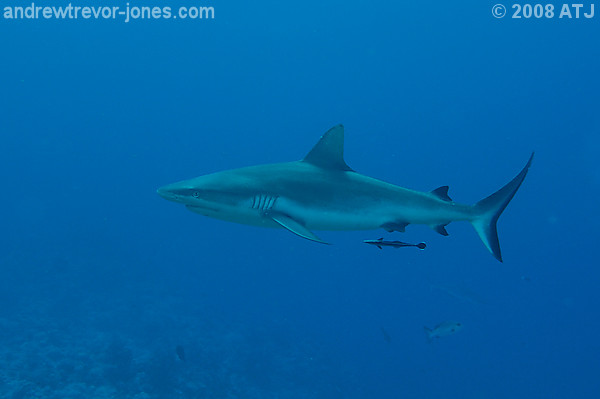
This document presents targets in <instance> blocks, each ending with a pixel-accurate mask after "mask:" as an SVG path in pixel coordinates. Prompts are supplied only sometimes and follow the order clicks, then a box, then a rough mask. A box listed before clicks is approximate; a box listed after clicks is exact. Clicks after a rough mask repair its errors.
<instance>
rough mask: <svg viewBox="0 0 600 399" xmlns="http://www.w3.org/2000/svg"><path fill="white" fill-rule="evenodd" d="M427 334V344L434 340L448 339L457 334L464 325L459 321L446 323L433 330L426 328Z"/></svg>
mask: <svg viewBox="0 0 600 399" xmlns="http://www.w3.org/2000/svg"><path fill="white" fill-rule="evenodd" d="M424 328H425V333H426V334H427V342H431V341H433V339H434V338H442V337H447V336H449V335H453V334H456V333H457V332H459V331H460V330H461V329H462V324H461V323H459V322H457V321H445V322H443V323H440V324H438V325H437V326H435V327H434V328H433V329H431V328H429V327H424Z"/></svg>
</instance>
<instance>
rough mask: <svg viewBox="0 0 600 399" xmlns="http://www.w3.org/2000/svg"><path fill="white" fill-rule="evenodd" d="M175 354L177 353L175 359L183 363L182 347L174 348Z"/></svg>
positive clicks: (183, 352) (183, 353)
mask: <svg viewBox="0 0 600 399" xmlns="http://www.w3.org/2000/svg"><path fill="white" fill-rule="evenodd" d="M175 353H177V357H178V358H179V360H181V361H182V362H185V350H184V349H183V346H181V345H177V346H176V347H175Z"/></svg>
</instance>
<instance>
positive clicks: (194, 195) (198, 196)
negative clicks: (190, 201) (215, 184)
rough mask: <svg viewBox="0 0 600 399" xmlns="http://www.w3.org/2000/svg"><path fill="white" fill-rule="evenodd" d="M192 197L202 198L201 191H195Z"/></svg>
mask: <svg viewBox="0 0 600 399" xmlns="http://www.w3.org/2000/svg"><path fill="white" fill-rule="evenodd" d="M192 197H194V198H200V193H199V192H198V191H194V192H193V193H192Z"/></svg>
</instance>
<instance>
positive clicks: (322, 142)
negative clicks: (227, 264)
mask: <svg viewBox="0 0 600 399" xmlns="http://www.w3.org/2000/svg"><path fill="white" fill-rule="evenodd" d="M533 155H534V154H533V153H532V154H531V157H530V158H529V160H528V161H527V164H526V165H525V166H524V167H523V169H522V170H521V171H520V172H519V174H517V176H516V177H514V178H513V179H512V180H511V181H510V182H508V183H507V184H506V185H505V186H503V187H502V188H500V189H499V190H498V191H496V192H495V193H493V194H491V195H489V196H488V197H486V198H484V199H482V200H481V201H479V202H477V203H476V204H474V205H467V204H460V203H457V202H454V201H453V200H452V199H451V198H450V196H449V195H448V186H441V187H439V188H436V189H435V190H432V191H429V192H423V191H416V190H412V189H408V188H404V187H400V186H397V185H394V184H390V183H387V182H384V181H381V180H378V179H375V178H372V177H369V176H365V175H362V174H360V173H358V172H356V171H354V170H353V169H352V168H350V167H349V166H348V165H347V164H346V162H345V161H344V127H343V125H337V126H334V127H333V128H331V129H329V130H328V131H327V132H326V133H325V134H324V135H323V136H322V137H321V138H320V139H319V141H318V142H317V144H316V145H315V146H314V147H313V148H312V149H311V150H310V152H309V153H308V154H307V155H306V156H305V157H304V158H303V159H302V160H299V161H293V162H284V163H276V164H266V165H256V166H248V167H243V168H238V169H230V170H225V171H221V172H216V173H212V174H208V175H204V176H200V177H196V178H193V179H189V180H183V181H180V182H177V183H172V184H168V185H165V186H162V187H160V188H159V189H158V190H157V192H158V194H159V195H160V196H161V197H163V198H165V199H167V200H170V201H173V202H176V203H180V204H183V205H185V206H186V207H187V209H189V210H190V211H192V212H195V213H198V214H201V215H204V216H207V217H211V218H216V219H220V220H224V221H229V222H235V223H241V224H246V225H252V226H259V227H272V228H283V229H286V230H289V231H290V232H292V233H294V234H296V235H298V236H300V237H302V238H305V239H308V240H311V241H315V242H318V243H322V244H328V243H327V242H326V241H324V240H322V239H321V238H319V237H318V236H317V235H316V234H315V233H314V231H354V230H374V229H379V228H383V229H384V230H386V231H388V232H390V233H391V232H394V231H398V232H404V231H405V229H406V227H407V226H408V225H410V224H423V225H428V226H431V228H432V229H433V230H435V231H436V232H438V233H439V234H442V235H445V236H446V235H448V232H447V230H446V226H447V225H448V224H449V223H451V222H455V221H466V222H470V223H471V224H472V225H473V227H474V228H475V231H476V232H477V234H478V235H479V237H480V238H481V240H482V241H483V244H484V245H485V246H486V248H487V249H488V250H489V252H491V254H492V255H493V256H494V257H495V258H496V259H497V260H498V261H500V262H502V254H501V251H500V244H499V241H498V233H497V227H496V224H497V221H498V218H499V217H500V215H501V214H502V212H503V211H504V209H505V208H506V206H507V205H508V203H509V202H510V201H511V199H512V198H513V197H514V195H515V193H516V192H517V190H518V189H519V187H520V186H521V184H522V183H523V180H524V179H525V176H526V175H527V172H528V170H529V168H530V166H531V162H532V160H533Z"/></svg>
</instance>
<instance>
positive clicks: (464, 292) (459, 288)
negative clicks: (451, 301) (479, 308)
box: [430, 283, 488, 305]
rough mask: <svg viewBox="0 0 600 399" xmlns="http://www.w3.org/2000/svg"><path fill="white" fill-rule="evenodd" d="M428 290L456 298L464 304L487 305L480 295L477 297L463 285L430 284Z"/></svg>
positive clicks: (476, 294)
mask: <svg viewBox="0 0 600 399" xmlns="http://www.w3.org/2000/svg"><path fill="white" fill-rule="evenodd" d="M430 289H432V290H434V289H435V290H439V291H441V292H443V293H444V294H446V295H448V296H451V297H453V298H456V299H458V300H461V301H464V302H471V303H474V304H478V305H487V304H488V301H487V300H486V299H485V298H483V297H482V296H481V295H479V294H478V293H476V292H474V291H473V290H471V289H470V288H469V287H467V286H466V285H465V284H463V283H459V284H455V285H451V284H441V285H437V284H432V285H430Z"/></svg>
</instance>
